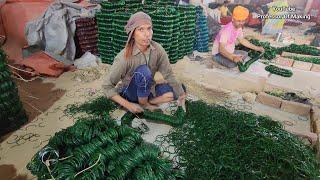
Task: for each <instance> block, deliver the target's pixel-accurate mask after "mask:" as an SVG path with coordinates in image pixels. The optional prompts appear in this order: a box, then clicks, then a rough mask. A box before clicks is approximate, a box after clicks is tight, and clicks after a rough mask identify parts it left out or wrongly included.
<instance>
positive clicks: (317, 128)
mask: <svg viewBox="0 0 320 180" xmlns="http://www.w3.org/2000/svg"><path fill="white" fill-rule="evenodd" d="M313 127H314V132H315V133H318V134H320V121H316V122H314V126H313Z"/></svg>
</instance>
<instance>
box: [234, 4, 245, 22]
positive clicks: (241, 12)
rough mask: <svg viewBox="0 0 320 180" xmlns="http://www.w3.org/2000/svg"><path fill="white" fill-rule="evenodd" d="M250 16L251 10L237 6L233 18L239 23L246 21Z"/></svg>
mask: <svg viewBox="0 0 320 180" xmlns="http://www.w3.org/2000/svg"><path fill="white" fill-rule="evenodd" d="M248 16H249V10H248V9H247V8H245V7H243V6H237V7H235V8H234V9H233V13H232V17H233V19H235V20H238V21H244V20H246V19H247V18H248Z"/></svg>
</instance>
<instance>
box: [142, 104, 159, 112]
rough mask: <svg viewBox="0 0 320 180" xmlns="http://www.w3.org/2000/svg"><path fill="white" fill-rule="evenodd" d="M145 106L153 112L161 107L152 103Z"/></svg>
mask: <svg viewBox="0 0 320 180" xmlns="http://www.w3.org/2000/svg"><path fill="white" fill-rule="evenodd" d="M143 108H144V109H147V110H149V111H151V112H153V111H155V110H157V109H159V107H158V106H155V105H151V104H150V103H148V104H146V105H145V106H143Z"/></svg>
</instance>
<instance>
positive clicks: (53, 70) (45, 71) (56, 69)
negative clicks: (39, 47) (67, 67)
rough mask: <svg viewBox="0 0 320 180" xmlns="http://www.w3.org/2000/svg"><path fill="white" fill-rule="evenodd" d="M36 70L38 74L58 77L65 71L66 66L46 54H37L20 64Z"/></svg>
mask: <svg viewBox="0 0 320 180" xmlns="http://www.w3.org/2000/svg"><path fill="white" fill-rule="evenodd" d="M18 64H19V65H23V66H26V67H29V68H32V69H34V70H35V71H36V72H37V73H39V74H42V75H46V76H52V77H58V76H60V75H61V74H62V73H63V71H64V64H63V63H61V62H58V61H56V60H55V59H53V58H52V57H50V56H48V55H47V54H46V53H45V52H42V51H40V52H36V53H34V54H32V55H31V56H29V57H27V58H25V59H23V60H22V61H20V62H19V63H18Z"/></svg>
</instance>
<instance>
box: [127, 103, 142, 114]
mask: <svg viewBox="0 0 320 180" xmlns="http://www.w3.org/2000/svg"><path fill="white" fill-rule="evenodd" d="M126 108H127V109H128V111H130V112H132V113H133V114H136V113H141V112H142V111H143V108H142V107H141V106H140V105H139V104H135V103H129V104H128V106H127V107H126Z"/></svg>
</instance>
